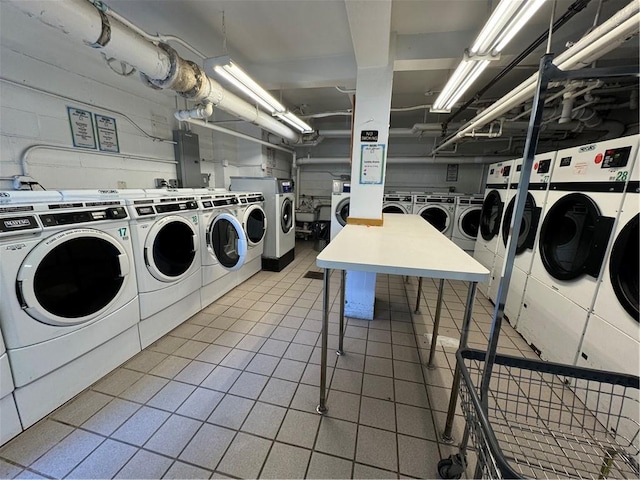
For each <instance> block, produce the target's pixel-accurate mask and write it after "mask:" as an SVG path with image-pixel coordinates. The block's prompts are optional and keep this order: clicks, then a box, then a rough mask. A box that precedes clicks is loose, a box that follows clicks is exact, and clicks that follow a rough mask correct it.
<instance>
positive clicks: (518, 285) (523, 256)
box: [490, 152, 556, 326]
mask: <svg viewBox="0 0 640 480" xmlns="http://www.w3.org/2000/svg"><path fill="white" fill-rule="evenodd" d="M555 158H556V152H550V153H545V154H539V155H536V156H535V157H534V162H533V165H532V169H531V176H530V179H529V191H528V192H527V198H526V200H525V209H524V212H523V214H522V223H521V225H520V234H519V236H518V244H517V246H516V256H515V257H514V261H513V270H512V272H511V282H510V284H509V293H508V295H507V300H506V302H505V306H504V313H505V316H506V317H507V320H508V321H509V323H510V324H511V326H515V325H516V324H517V322H518V316H519V315H520V309H521V307H522V299H523V297H524V291H525V288H526V283H527V278H528V275H529V272H530V271H531V261H532V260H533V255H534V252H535V248H536V245H537V240H538V232H539V231H540V219H541V217H542V215H543V209H544V206H545V204H546V201H547V193H548V191H549V182H550V180H551V173H552V171H553V165H554V162H555ZM521 168H522V160H518V161H517V162H516V168H515V171H514V173H513V175H512V176H511V181H510V185H509V190H510V192H511V195H510V199H509V203H508V204H507V207H506V209H505V214H504V221H503V222H502V228H501V239H502V242H501V243H500V244H499V245H498V247H499V251H498V252H497V254H496V261H495V262H494V265H495V266H494V272H492V276H493V277H495V276H496V275H497V278H498V280H499V277H500V273H501V268H502V266H503V263H504V255H505V251H506V246H507V237H508V235H509V228H510V226H511V217H512V216H513V209H514V208H515V192H516V189H517V188H518V184H519V182H520V170H521ZM497 290H498V282H496V283H495V285H494V284H493V282H492V284H491V288H490V298H492V299H493V300H494V302H495V297H496V296H497V293H498V292H497Z"/></svg>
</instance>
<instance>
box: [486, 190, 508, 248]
mask: <svg viewBox="0 0 640 480" xmlns="http://www.w3.org/2000/svg"><path fill="white" fill-rule="evenodd" d="M503 208H504V203H503V202H502V198H501V197H500V192H498V191H497V190H491V191H490V192H489V193H488V194H487V196H486V197H485V199H484V202H483V204H482V213H481V214H480V235H482V238H483V239H484V240H486V241H489V240H491V239H492V238H494V237H495V236H496V235H497V234H498V232H499V231H500V220H501V219H502V209H503Z"/></svg>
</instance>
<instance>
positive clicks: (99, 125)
mask: <svg viewBox="0 0 640 480" xmlns="http://www.w3.org/2000/svg"><path fill="white" fill-rule="evenodd" d="M95 117H96V131H97V132H98V147H99V148H100V150H102V151H103V152H119V151H120V145H119V144H118V130H117V128H116V119H115V118H111V117H105V116H104V115H98V114H97V113H96V114H95Z"/></svg>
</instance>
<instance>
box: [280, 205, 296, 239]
mask: <svg viewBox="0 0 640 480" xmlns="http://www.w3.org/2000/svg"><path fill="white" fill-rule="evenodd" d="M280 228H282V231H283V233H289V232H290V231H291V230H292V229H293V202H292V201H291V199H290V198H289V197H285V198H284V200H282V208H281V210H280Z"/></svg>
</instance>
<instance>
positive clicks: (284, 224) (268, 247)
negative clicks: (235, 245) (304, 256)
mask: <svg viewBox="0 0 640 480" xmlns="http://www.w3.org/2000/svg"><path fill="white" fill-rule="evenodd" d="M231 190H233V191H236V192H242V191H244V192H262V194H263V195H264V210H265V212H266V214H267V223H268V224H269V226H270V228H268V229H267V235H266V237H265V240H264V253H263V254H262V268H263V269H264V270H270V271H275V272H279V271H281V270H282V269H283V268H285V267H286V266H287V265H289V264H290V263H291V262H292V261H293V259H294V258H295V246H296V231H295V230H296V229H295V225H296V222H295V192H294V188H293V180H291V179H288V178H273V177H231Z"/></svg>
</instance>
